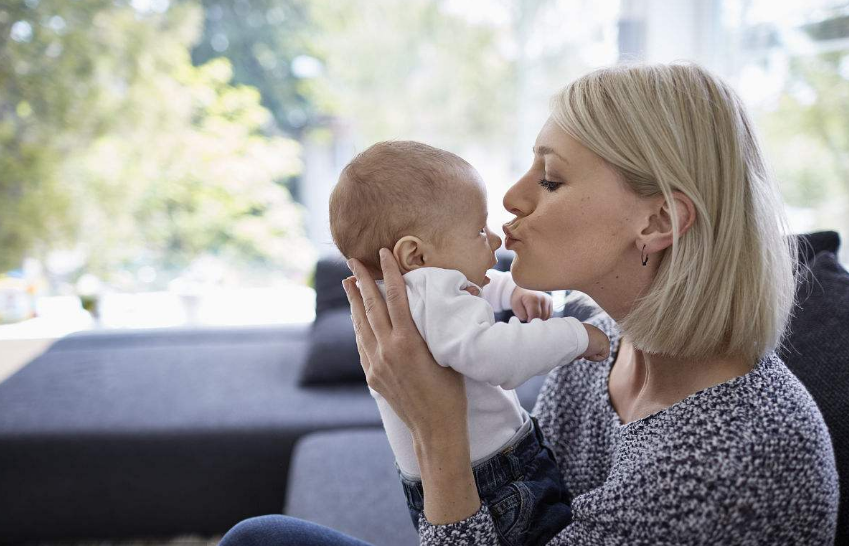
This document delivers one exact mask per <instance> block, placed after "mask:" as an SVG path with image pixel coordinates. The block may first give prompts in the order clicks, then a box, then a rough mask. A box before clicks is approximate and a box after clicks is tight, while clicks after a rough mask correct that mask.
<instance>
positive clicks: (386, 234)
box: [330, 140, 472, 278]
mask: <svg viewBox="0 0 849 546" xmlns="http://www.w3.org/2000/svg"><path fill="white" fill-rule="evenodd" d="M471 168H472V166H471V165H469V163H467V162H466V161H465V160H464V159H463V158H461V157H459V156H457V155H455V154H452V153H451V152H448V151H445V150H441V149H439V148H434V147H433V146H428V145H427V144H422V143H421V142H415V141H411V140H392V141H384V142H378V143H377V144H374V145H372V146H370V147H369V148H367V149H366V150H365V151H363V152H362V153H360V154H358V155H357V156H356V157H354V159H352V160H351V161H350V162H349V163H348V164H347V165H346V166H345V168H344V169H342V173H341V174H340V175H339V181H338V182H337V184H336V186H335V187H334V188H333V192H332V193H331V194H330V233H331V235H332V237H333V242H334V243H335V244H336V247H337V248H338V249H339V251H340V252H341V253H342V255H344V256H345V257H346V258H356V259H357V260H359V261H360V262H361V263H362V264H363V265H364V266H366V268H368V269H369V271H370V272H371V273H372V275H375V276H376V278H382V272H381V269H380V255H379V252H380V249H381V248H384V247H385V248H388V249H389V250H392V248H393V247H394V246H395V243H396V242H397V241H398V240H399V239H400V238H401V237H403V236H405V235H415V236H418V237H419V238H422V239H425V240H427V241H429V242H431V243H432V244H434V245H436V246H441V245H442V244H443V243H444V242H445V237H446V233H445V231H446V229H445V227H446V226H448V225H450V224H451V216H452V215H458V214H463V212H462V209H461V208H459V207H461V206H462V203H458V202H457V199H456V188H457V184H456V182H457V180H458V178H459V177H462V176H463V174H464V173H465V172H466V169H471Z"/></svg>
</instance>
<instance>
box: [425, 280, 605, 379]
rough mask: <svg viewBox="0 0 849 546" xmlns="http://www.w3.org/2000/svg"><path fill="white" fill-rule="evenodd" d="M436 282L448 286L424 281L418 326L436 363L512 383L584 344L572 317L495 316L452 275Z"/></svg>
mask: <svg viewBox="0 0 849 546" xmlns="http://www.w3.org/2000/svg"><path fill="white" fill-rule="evenodd" d="M460 275H461V276H462V274H460ZM439 282H440V283H443V282H444V283H448V284H451V286H442V287H440V288H442V289H441V290H439V289H437V290H431V289H432V288H437V287H436V286H429V287H428V288H429V289H428V295H427V296H426V299H427V301H425V308H426V310H427V311H426V313H425V315H424V317H423V322H424V324H423V325H422V326H423V328H422V329H423V330H424V332H425V338H426V340H427V344H428V347H429V348H430V352H431V354H433V357H434V359H436V361H437V362H438V363H439V364H441V365H442V366H447V367H451V368H454V369H455V370H457V371H458V372H460V373H462V374H463V375H466V376H468V377H471V378H472V379H475V380H477V381H484V382H486V383H489V384H491V385H499V386H501V387H502V388H505V389H514V388H516V387H518V386H519V385H521V384H522V383H524V382H525V381H527V380H528V379H530V378H531V377H534V376H536V375H541V374H544V373H548V372H549V371H551V370H553V369H554V368H556V367H557V366H559V365H561V364H565V363H567V362H571V361H572V360H574V359H576V358H578V357H580V356H581V355H582V354H583V353H584V352H585V351H586V350H587V346H588V344H589V335H588V334H587V330H586V327H585V326H584V325H583V324H582V323H581V322H580V321H579V320H577V319H576V318H574V317H565V318H553V319H549V320H545V321H543V320H539V319H534V320H532V321H530V322H528V323H522V322H520V321H519V319H517V318H516V317H513V318H512V319H510V322H509V323H504V322H495V318H494V316H493V309H492V307H490V305H489V304H488V303H487V302H486V301H484V300H483V299H482V298H478V297H475V296H472V295H470V294H468V293H467V292H464V291H463V290H462V289H461V288H460V283H458V282H457V279H456V278H451V279H449V278H444V277H443V278H440V279H439ZM449 294H451V295H449Z"/></svg>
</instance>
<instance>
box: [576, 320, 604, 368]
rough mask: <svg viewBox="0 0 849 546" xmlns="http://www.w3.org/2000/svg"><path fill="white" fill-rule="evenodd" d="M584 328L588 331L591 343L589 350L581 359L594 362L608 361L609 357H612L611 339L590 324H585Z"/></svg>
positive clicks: (588, 346)
mask: <svg viewBox="0 0 849 546" xmlns="http://www.w3.org/2000/svg"><path fill="white" fill-rule="evenodd" d="M584 328H586V329H587V335H588V336H589V338H590V342H589V344H588V345H587V350H586V351H584V354H582V355H581V358H586V359H587V360H592V361H593V362H601V361H602V360H607V357H609V356H610V338H608V337H607V335H606V334H605V333H604V332H602V331H601V330H599V329H598V328H596V327H595V326H592V325H590V324H586V323H584Z"/></svg>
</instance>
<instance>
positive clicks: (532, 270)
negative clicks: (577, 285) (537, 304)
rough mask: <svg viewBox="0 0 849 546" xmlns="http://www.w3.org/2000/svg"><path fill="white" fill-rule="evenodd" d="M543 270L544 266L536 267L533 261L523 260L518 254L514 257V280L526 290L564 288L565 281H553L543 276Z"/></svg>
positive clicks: (511, 272)
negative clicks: (541, 274) (541, 273)
mask: <svg viewBox="0 0 849 546" xmlns="http://www.w3.org/2000/svg"><path fill="white" fill-rule="evenodd" d="M542 270H544V266H542V267H534V265H533V264H532V263H528V262H523V261H522V260H521V259H520V258H519V256H518V255H516V256H515V257H514V258H513V263H512V264H511V266H510V274H511V275H512V276H513V282H515V283H516V284H517V285H518V286H521V287H522V288H524V289H526V290H539V291H554V290H563V288H562V285H563V284H564V283H563V282H562V281H561V282H552V279H546V278H544V277H541V276H540V272H541V271H542Z"/></svg>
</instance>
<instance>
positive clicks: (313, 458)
mask: <svg viewBox="0 0 849 546" xmlns="http://www.w3.org/2000/svg"><path fill="white" fill-rule="evenodd" d="M800 237H801V239H802V240H803V241H804V242H805V244H804V245H802V247H801V251H802V252H801V254H802V258H803V260H804V261H805V263H807V264H809V265H811V266H812V268H813V270H814V271H823V273H822V277H821V278H814V277H813V276H809V277H808V278H807V280H806V281H805V282H803V283H800V286H799V287H798V290H799V291H800V300H804V301H805V302H806V303H805V304H803V305H802V306H801V307H800V309H799V310H798V312H797V316H796V317H794V319H793V321H794V328H793V334H791V339H790V341H791V350H790V351H789V352H788V354H783V355H782V357H783V358H784V359H785V361H786V362H787V363H788V365H789V366H790V367H791V368H792V369H793V370H794V372H796V373H797V375H799V377H800V379H801V380H802V381H803V382H804V383H805V384H806V386H808V388H809V390H810V391H811V392H812V394H813V395H814V397H815V399H816V400H817V402H818V404H820V408H821V410H822V411H823V414H824V415H825V417H826V421H827V423H828V425H829V427H830V429H831V432H832V437H833V439H834V442H835V450H836V452H837V454H838V465H839V471H840V473H841V485H842V488H841V489H842V491H843V492H844V494H845V492H846V491H847V489H849V484H847V482H846V477H847V476H849V467H847V462H849V459H847V454H849V429H847V423H846V419H845V417H844V416H845V415H849V402H848V401H847V400H848V399H849V397H847V396H846V394H845V393H846V392H847V387H849V385H847V375H849V374H848V373H847V370H849V351H847V349H849V332H847V328H846V326H847V325H849V316H848V315H847V312H849V273H847V272H846V271H845V270H844V269H842V268H841V267H840V266H839V264H837V262H836V252H837V249H838V247H839V244H840V241H839V238H838V237H837V234H836V233H835V232H818V233H813V234H806V235H803V236H800ZM509 263H510V258H509V256H502V257H501V259H500V260H499V265H498V267H499V268H500V269H503V270H505V269H507V268H509ZM835 264H836V265H835ZM348 274H349V273H348V272H347V269H346V268H345V267H344V265H343V264H341V263H340V262H337V261H334V260H332V259H327V260H322V261H320V262H319V264H318V266H317V269H316V276H315V286H316V312H317V315H316V321H315V323H313V324H309V325H290V326H273V327H272V326H265V327H250V328H245V327H241V328H203V329H196V328H176V329H161V330H130V331H113V332H110V331H95V332H80V333H76V334H73V335H70V336H67V337H65V338H63V339H61V340H59V341H57V342H56V343H54V344H53V345H52V346H51V347H50V348H49V349H48V350H47V351H45V353H43V354H42V355H40V356H38V357H37V358H35V359H34V360H33V361H32V362H30V363H29V364H28V365H27V366H25V367H24V368H22V369H21V370H20V371H18V372H17V373H16V374H15V375H13V376H12V377H10V378H9V379H7V380H6V381H5V382H3V383H0V542H2V543H15V542H24V541H38V540H51V539H60V540H74V539H77V540H81V539H87V540H90V539H127V538H156V537H170V536H174V535H182V534H187V533H191V534H200V535H207V536H208V535H216V534H222V533H224V532H225V531H226V530H227V529H229V528H230V527H232V526H233V525H234V524H235V523H237V522H238V521H240V520H242V519H245V518H248V517H251V516H256V515H261V514H269V513H281V512H282V513H286V514H289V515H292V516H296V517H301V518H304V519H308V520H311V521H315V522H317V523H321V524H324V525H328V526H330V527H333V528H335V529H338V530H341V531H344V532H347V533H350V534H352V535H354V536H357V537H360V538H362V539H364V540H367V541H369V542H372V543H373V544H375V545H376V546H380V545H383V544H386V545H390V544H391V545H394V546H398V545H403V544H415V543H417V538H416V535H415V531H414V529H413V526H412V523H411V521H410V517H409V513H408V512H407V510H406V507H405V505H404V497H403V493H402V491H401V488H400V484H399V483H398V478H397V475H396V473H395V468H394V465H393V464H392V462H393V459H392V454H391V451H390V449H389V445H388V443H387V441H386V437H385V435H384V433H383V431H382V429H381V428H380V417H379V414H378V412H377V409H376V406H375V404H374V400H373V399H372V398H371V396H370V395H369V393H368V391H367V388H366V385H365V382H364V379H363V377H362V371H361V370H360V369H359V364H358V362H357V358H356V347H355V344H354V342H353V330H352V328H351V326H350V319H349V318H348V317H349V314H350V310H349V309H348V308H347V299H346V298H345V296H344V292H343V291H342V289H341V279H342V278H344V277H345V276H347V275H348ZM821 281H823V282H821ZM824 287H825V288H824ZM824 308H828V309H829V311H828V313H827V314H826V315H823V313H822V309H824ZM597 311H598V309H597V308H591V307H586V306H582V305H577V304H572V303H570V304H568V305H566V306H565V307H563V309H561V310H560V311H559V312H558V313H557V314H558V315H570V316H576V317H578V318H579V319H580V320H586V318H588V317H589V316H591V315H592V314H594V313H595V312H597ZM832 311H833V312H832ZM841 313H842V314H841ZM509 316H510V313H509V312H507V313H503V314H501V315H500V316H499V317H498V318H499V319H500V320H507V319H508V318H509ZM343 319H344V320H343ZM813 347H816V349H815V350H814V349H812V348H813ZM814 353H816V355H815V356H813V357H812V355H814ZM820 355H832V356H831V357H830V358H825V357H824V356H823V357H822V361H821V360H820ZM834 355H837V357H836V358H835V357H834ZM804 363H807V364H808V365H803V364H804ZM811 364H816V365H811ZM794 366H795V367H794ZM543 380H544V378H543V377H537V378H534V379H532V380H530V381H528V382H527V383H525V384H524V385H522V386H520V387H519V388H518V389H517V391H518V393H519V397H520V400H521V401H522V404H523V405H524V406H525V407H526V408H528V409H530V408H531V407H532V405H533V403H534V400H535V398H536V395H537V393H538V391H539V388H540V386H541V384H542V381H543ZM846 504H847V503H845V502H844V503H842V505H841V506H842V508H841V532H842V533H844V534H843V535H842V536H844V537H845V536H847V535H845V533H846V525H847V516H846V512H847V511H846Z"/></svg>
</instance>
